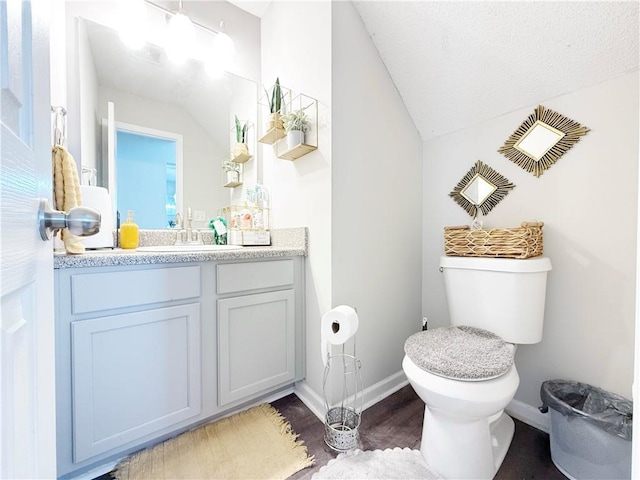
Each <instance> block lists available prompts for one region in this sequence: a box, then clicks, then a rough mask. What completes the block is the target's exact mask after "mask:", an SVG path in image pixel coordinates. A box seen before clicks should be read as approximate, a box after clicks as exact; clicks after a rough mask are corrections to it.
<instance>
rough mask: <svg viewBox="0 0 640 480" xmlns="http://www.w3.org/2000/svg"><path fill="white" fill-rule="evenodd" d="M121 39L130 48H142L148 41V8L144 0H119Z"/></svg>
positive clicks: (119, 31) (119, 30)
mask: <svg viewBox="0 0 640 480" xmlns="http://www.w3.org/2000/svg"><path fill="white" fill-rule="evenodd" d="M118 11H119V24H118V33H119V34H120V38H121V39H122V41H123V42H124V44H125V45H127V46H128V47H130V48H133V49H136V50H137V49H139V48H142V47H143V46H144V44H145V42H146V41H147V6H146V4H145V2H144V0H119V1H118Z"/></svg>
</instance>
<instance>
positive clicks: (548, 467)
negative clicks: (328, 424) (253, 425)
mask: <svg viewBox="0 0 640 480" xmlns="http://www.w3.org/2000/svg"><path fill="white" fill-rule="evenodd" d="M272 405H273V406H274V407H275V408H276V409H278V411H279V412H280V413H281V414H282V415H284V416H285V417H286V418H287V420H289V422H290V423H291V426H292V427H293V430H294V431H295V432H296V433H297V434H298V435H299V439H301V440H303V441H304V442H305V444H306V445H307V449H308V450H309V454H310V455H314V456H315V465H314V466H313V467H310V468H306V469H304V470H302V471H300V472H298V473H296V474H295V475H293V476H291V477H289V479H290V480H300V479H309V478H311V476H312V475H313V474H314V473H315V472H316V471H317V470H319V469H320V467H322V466H323V465H326V464H327V462H328V461H329V460H331V459H332V458H334V457H335V456H336V455H337V454H336V453H335V452H334V451H332V450H331V449H330V448H329V447H327V446H326V445H325V443H324V424H323V423H322V422H321V421H320V420H319V419H318V417H316V416H315V415H314V414H313V413H312V412H311V411H310V410H309V409H308V408H307V407H306V406H305V405H304V404H303V403H302V402H301V401H300V400H299V399H298V397H296V396H295V395H288V396H286V397H284V398H282V399H280V400H277V401H275V402H273V403H272ZM423 413H424V403H422V401H421V400H420V398H419V397H418V396H417V395H416V394H415V392H414V391H413V389H412V388H411V386H409V385H408V386H406V387H404V388H402V389H401V390H399V391H398V392H396V393H394V394H393V395H391V396H389V397H387V398H385V399H384V400H382V401H381V402H379V403H377V404H376V405H374V406H372V407H371V408H369V409H367V410H365V411H364V413H363V414H362V423H361V426H360V449H361V450H376V449H381V450H384V449H386V448H395V447H401V448H404V447H409V448H415V449H419V448H420V437H421V434H422V416H423ZM515 423H516V432H515V435H514V438H513V441H512V443H511V447H510V448H509V452H508V453H507V456H506V458H505V460H504V462H503V463H502V466H501V467H500V470H499V471H498V474H497V475H496V477H495V479H496V480H530V479H541V480H564V479H565V477H564V475H562V474H561V473H560V472H559V471H558V469H557V468H556V467H555V465H554V464H553V463H552V462H551V456H550V452H549V436H548V435H547V434H546V433H544V432H541V431H539V430H537V429H535V428H533V427H530V426H529V425H527V424H524V423H522V422H520V421H518V420H516V421H515Z"/></svg>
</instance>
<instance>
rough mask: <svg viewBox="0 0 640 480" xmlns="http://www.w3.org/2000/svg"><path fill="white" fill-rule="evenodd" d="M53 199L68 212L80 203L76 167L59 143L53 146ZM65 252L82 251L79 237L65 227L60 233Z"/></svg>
mask: <svg viewBox="0 0 640 480" xmlns="http://www.w3.org/2000/svg"><path fill="white" fill-rule="evenodd" d="M52 153H53V201H54V203H55V208H56V209H57V210H62V211H63V212H67V213H69V210H71V209H72V208H74V207H77V206H80V205H82V193H81V192H80V180H79V179H78V167H77V165H76V162H75V160H74V159H73V156H72V155H71V154H70V153H69V152H68V151H67V149H66V148H64V147H63V146H61V145H56V146H54V147H53V152H52ZM61 238H62V241H63V242H64V248H65V250H66V251H67V253H75V254H77V253H84V245H83V244H82V243H81V242H80V239H79V238H78V237H76V236H75V235H73V234H72V233H70V232H69V230H67V229H66V228H65V229H64V230H63V231H62V234H61Z"/></svg>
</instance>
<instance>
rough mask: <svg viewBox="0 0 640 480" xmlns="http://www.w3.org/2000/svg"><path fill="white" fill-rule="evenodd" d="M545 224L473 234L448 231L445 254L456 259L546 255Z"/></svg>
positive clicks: (466, 230) (463, 230)
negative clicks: (543, 235) (543, 241)
mask: <svg viewBox="0 0 640 480" xmlns="http://www.w3.org/2000/svg"><path fill="white" fill-rule="evenodd" d="M543 225H544V223H543V222H523V223H522V226H521V227H518V228H491V229H489V230H484V229H479V230H471V229H470V228H469V227H468V226H466V225H465V226H461V227H444V253H445V255H449V256H453V257H501V258H531V257H537V256H539V255H542V226H543Z"/></svg>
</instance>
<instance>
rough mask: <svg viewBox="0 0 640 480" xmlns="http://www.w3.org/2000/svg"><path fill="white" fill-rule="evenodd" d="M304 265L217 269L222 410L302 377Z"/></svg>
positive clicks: (282, 262) (288, 262)
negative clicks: (224, 407) (301, 286)
mask: <svg viewBox="0 0 640 480" xmlns="http://www.w3.org/2000/svg"><path fill="white" fill-rule="evenodd" d="M301 261H302V260H301V259H296V258H286V259H277V260H263V261H259V262H243V263H229V264H224V263H223V264H219V265H218V266H217V279H218V283H217V291H216V293H217V294H218V301H217V303H218V400H219V405H220V406H226V405H230V404H234V403H237V402H239V401H242V400H246V399H247V398H249V397H251V396H254V395H256V394H259V393H260V392H264V391H266V390H269V389H273V388H276V387H278V386H282V385H286V384H291V383H293V382H294V381H296V380H300V379H301V377H302V368H301V367H302V351H301V348H300V346H301V345H302V344H303V338H302V335H303V323H302V322H301V321H298V320H301V319H302V317H303V315H302V308H303V302H304V300H303V297H302V295H301V292H302V288H300V285H301V284H302V282H303V278H302V264H301ZM297 365H298V367H299V368H298V369H296V366H297Z"/></svg>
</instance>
